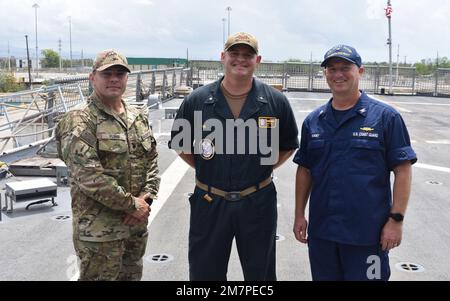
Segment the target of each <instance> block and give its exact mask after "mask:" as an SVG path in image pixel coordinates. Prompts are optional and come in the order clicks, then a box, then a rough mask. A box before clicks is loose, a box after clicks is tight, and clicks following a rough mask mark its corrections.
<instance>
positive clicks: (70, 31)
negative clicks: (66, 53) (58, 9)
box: [69, 16, 72, 68]
mask: <svg viewBox="0 0 450 301" xmlns="http://www.w3.org/2000/svg"><path fill="white" fill-rule="evenodd" d="M69 44H70V68H72V17H71V16H69Z"/></svg>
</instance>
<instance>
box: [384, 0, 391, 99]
mask: <svg viewBox="0 0 450 301" xmlns="http://www.w3.org/2000/svg"><path fill="white" fill-rule="evenodd" d="M385 11H386V17H387V19H388V27H389V38H388V41H387V44H388V45H389V94H392V31H391V15H392V6H391V0H387V7H386V9H385Z"/></svg>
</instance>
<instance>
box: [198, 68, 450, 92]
mask: <svg viewBox="0 0 450 301" xmlns="http://www.w3.org/2000/svg"><path fill="white" fill-rule="evenodd" d="M190 67H191V68H192V80H193V87H194V88H196V87H197V86H201V85H204V84H207V83H209V82H211V81H214V80H216V79H218V78H219V77H220V76H222V75H223V66H222V64H221V63H220V62H219V61H190ZM364 67H365V72H364V75H363V76H362V78H361V79H360V87H361V89H364V90H365V91H367V92H370V93H375V94H385V93H386V94H387V93H389V67H388V66H377V65H373V66H364ZM255 76H256V77H257V78H258V79H259V80H261V81H262V82H265V83H267V84H270V85H277V86H280V87H281V88H282V89H283V90H284V91H310V92H325V91H326V92H328V91H329V88H328V85H327V82H326V79H325V77H324V74H323V68H322V67H320V64H318V63H261V64H260V65H259V67H258V68H257V69H256V71H255ZM392 92H393V93H394V94H406V95H429V96H441V97H450V69H437V70H436V72H435V73H434V74H432V75H428V76H423V75H419V74H418V73H417V71H416V69H415V68H409V67H399V68H398V69H397V68H396V67H394V71H393V75H392Z"/></svg>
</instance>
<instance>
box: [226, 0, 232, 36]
mask: <svg viewBox="0 0 450 301" xmlns="http://www.w3.org/2000/svg"><path fill="white" fill-rule="evenodd" d="M226 10H227V11H228V36H230V12H231V6H228V7H227V8H226Z"/></svg>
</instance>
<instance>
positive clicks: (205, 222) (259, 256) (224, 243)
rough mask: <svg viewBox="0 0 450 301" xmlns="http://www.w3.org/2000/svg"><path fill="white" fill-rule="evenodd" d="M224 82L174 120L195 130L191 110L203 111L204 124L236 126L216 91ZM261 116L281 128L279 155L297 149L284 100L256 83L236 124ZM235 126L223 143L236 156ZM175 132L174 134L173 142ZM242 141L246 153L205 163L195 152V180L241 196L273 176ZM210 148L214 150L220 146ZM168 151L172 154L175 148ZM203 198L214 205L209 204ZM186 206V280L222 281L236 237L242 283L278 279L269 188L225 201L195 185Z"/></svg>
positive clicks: (196, 97) (192, 100)
mask: <svg viewBox="0 0 450 301" xmlns="http://www.w3.org/2000/svg"><path fill="white" fill-rule="evenodd" d="M222 80H223V78H222V79H221V80H218V81H216V82H214V83H212V84H209V85H206V86H204V87H201V88H199V89H196V90H194V92H193V93H191V94H190V95H189V96H187V97H186V99H185V100H184V101H183V103H182V105H181V106H180V108H179V110H178V112H177V116H176V119H180V118H184V119H187V120H189V123H190V124H191V125H193V124H194V121H193V117H194V116H193V114H194V111H197V112H202V119H203V120H202V123H205V121H206V120H208V119H211V118H214V119H218V120H220V122H221V123H222V124H223V128H224V129H225V122H226V120H227V119H228V120H230V119H231V120H233V121H234V117H233V115H232V113H231V110H230V109H229V106H228V104H227V102H226V99H225V97H224V96H223V94H222V92H221V90H220V82H221V81H222ZM260 117H262V118H266V120H267V118H277V119H278V121H277V123H276V126H277V127H279V150H292V149H296V148H298V145H299V143H298V129H297V124H296V122H295V118H294V114H293V112H292V109H291V107H290V105H289V102H288V100H287V98H286V97H285V96H284V95H283V94H282V93H281V92H279V91H277V90H275V89H273V88H272V87H270V86H268V85H266V84H263V83H261V82H259V81H258V80H256V79H255V80H253V85H252V89H251V91H250V92H249V94H248V96H247V99H246V101H245V104H244V106H243V108H242V110H241V113H240V115H239V119H243V120H244V121H247V120H250V119H254V120H255V121H256V123H257V124H258V122H259V121H258V120H259V119H260ZM238 127H239V126H236V127H234V131H235V135H234V141H227V138H226V135H224V141H223V145H227V144H228V146H230V144H232V148H233V147H234V149H235V151H236V147H237V135H236V132H237V130H238ZM232 129H233V128H232ZM193 130H194V129H192V132H191V139H192V140H193V138H194V133H193ZM258 130H259V128H258ZM179 132H180V131H176V130H174V129H172V139H171V142H173V141H174V140H173V139H174V136H176V135H177V134H178V133H179ZM258 133H259V132H258ZM208 134H210V131H206V130H204V129H203V130H202V137H203V138H204V137H206V136H207V135H208ZM269 136H270V132H269ZM245 137H246V138H245V154H236V153H235V154H225V153H223V154H219V153H215V154H214V156H213V157H212V158H209V159H208V160H207V159H205V158H203V157H202V156H201V155H199V154H195V153H194V158H195V175H196V178H197V180H199V181H200V182H202V183H205V184H207V185H209V187H215V188H218V189H220V190H223V191H226V192H231V191H242V190H244V189H246V188H248V187H251V186H255V185H258V183H261V182H262V181H263V180H265V179H267V178H269V177H271V174H272V170H273V166H272V165H261V157H263V155H262V154H261V152H260V149H259V147H258V151H257V153H254V154H251V153H249V148H250V145H249V137H248V132H246V135H245ZM258 139H259V137H258ZM269 139H270V138H269ZM269 141H270V140H269ZM213 143H214V144H215V145H216V146H217V145H218V141H213ZM170 147H171V148H172V149H175V148H174V145H173V144H171V146H170ZM272 147H273V145H272ZM192 151H193V149H192ZM206 194H208V195H209V196H210V197H211V199H212V200H210V201H208V200H207V197H206V198H205V195H206ZM189 202H190V205H191V218H190V229H189V275H190V280H226V275H227V267H228V261H229V256H230V252H231V246H232V240H233V238H234V237H235V238H236V246H237V249H238V253H239V258H240V261H241V265H242V269H243V273H244V278H245V280H276V273H275V237H276V225H277V206H276V190H275V186H274V184H273V183H270V184H269V185H268V186H266V187H263V188H261V189H259V190H257V191H256V192H254V193H252V194H250V195H248V196H246V197H244V198H241V199H240V200H238V201H229V200H226V199H225V198H223V197H220V196H218V195H214V194H212V193H208V191H204V190H202V189H200V188H199V187H198V186H196V187H195V191H194V193H193V195H192V196H191V197H190V198H189Z"/></svg>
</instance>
